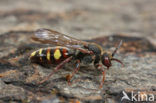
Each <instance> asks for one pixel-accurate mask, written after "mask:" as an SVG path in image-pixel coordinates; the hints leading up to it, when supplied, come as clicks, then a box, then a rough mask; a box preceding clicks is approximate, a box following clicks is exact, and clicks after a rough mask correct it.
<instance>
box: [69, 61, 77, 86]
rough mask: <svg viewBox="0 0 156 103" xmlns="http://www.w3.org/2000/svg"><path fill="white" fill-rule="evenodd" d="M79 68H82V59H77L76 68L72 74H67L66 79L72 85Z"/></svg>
mask: <svg viewBox="0 0 156 103" xmlns="http://www.w3.org/2000/svg"><path fill="white" fill-rule="evenodd" d="M79 69H80V60H77V63H76V68H75V69H74V71H73V72H72V74H71V75H70V74H69V75H67V76H66V79H67V81H68V84H69V85H71V78H72V77H73V76H74V74H76V73H77V72H78V71H79Z"/></svg>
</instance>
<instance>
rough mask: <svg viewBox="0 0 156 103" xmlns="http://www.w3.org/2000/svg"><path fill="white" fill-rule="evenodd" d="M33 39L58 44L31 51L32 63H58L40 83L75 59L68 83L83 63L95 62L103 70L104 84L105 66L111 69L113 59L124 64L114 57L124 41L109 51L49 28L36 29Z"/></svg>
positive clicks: (96, 66)
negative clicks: (111, 51) (112, 50)
mask: <svg viewBox="0 0 156 103" xmlns="http://www.w3.org/2000/svg"><path fill="white" fill-rule="evenodd" d="M32 39H33V40H35V41H38V42H41V43H44V44H54V45H57V46H56V47H47V48H42V49H39V50H37V51H34V52H33V53H31V56H30V60H31V62H32V63H37V64H40V65H49V64H57V66H56V68H55V69H54V71H53V72H51V73H50V74H49V75H48V76H47V77H46V78H44V79H43V80H42V81H41V82H40V83H43V82H45V81H46V80H48V79H49V78H50V77H51V76H52V75H53V74H54V73H55V72H56V71H58V70H59V69H61V68H62V66H63V65H64V64H66V63H68V62H70V61H75V63H76V67H75V69H74V71H73V72H72V74H71V75H68V76H67V80H68V83H70V81H71V78H72V77H73V76H74V74H75V73H76V72H78V70H79V68H80V64H81V63H83V64H85V65H87V64H91V63H93V64H94V66H95V68H96V69H98V70H101V71H102V73H103V80H102V82H101V86H102V85H103V83H104V80H105V69H104V66H106V67H107V69H109V67H110V66H111V65H112V63H111V61H112V60H115V61H117V62H119V63H121V64H122V65H123V63H122V62H121V61H120V60H118V59H116V58H113V56H114V55H115V53H116V51H117V50H118V48H119V47H120V45H121V44H122V41H121V42H120V44H119V46H118V47H117V48H116V49H115V50H114V52H113V53H107V52H105V51H104V50H103V49H102V47H100V46H99V45H98V44H95V43H89V42H85V41H81V40H78V39H75V38H72V37H70V36H67V35H65V34H62V33H59V32H57V31H53V30H49V29H38V30H36V31H35V36H33V37H32ZM103 65H104V66H103Z"/></svg>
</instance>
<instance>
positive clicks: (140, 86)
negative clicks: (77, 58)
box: [0, 0, 156, 103]
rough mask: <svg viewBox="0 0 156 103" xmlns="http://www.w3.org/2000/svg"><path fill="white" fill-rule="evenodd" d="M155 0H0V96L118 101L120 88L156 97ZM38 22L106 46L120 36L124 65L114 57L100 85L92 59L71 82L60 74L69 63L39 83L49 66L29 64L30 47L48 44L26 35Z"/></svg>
mask: <svg viewBox="0 0 156 103" xmlns="http://www.w3.org/2000/svg"><path fill="white" fill-rule="evenodd" d="M155 3H156V1H155V0H148V1H146V0H138V1H136V0H126V1H125V0H118V1H116V0H109V1H103V0H96V1H91V2H90V0H85V1H84V0H79V1H76V0H75V1H72V0H68V1H66V0H59V1H58V0H56V1H54V0H46V1H44V0H38V1H37V2H36V1H35V0H27V2H26V1H22V0H14V1H12V0H1V1H0V102H2V103H8V102H14V103H21V102H24V103H27V102H32V103H38V102H42V103H50V102H53V103H58V102H68V103H69V102H70V103H120V101H121V98H122V97H123V91H125V92H126V93H127V94H128V96H129V97H130V96H131V92H132V91H133V92H134V93H136V94H138V93H139V94H138V95H137V96H140V95H141V94H142V93H144V94H147V95H148V96H149V95H150V94H154V96H155V99H156V62H155V61H156V42H155V39H156V35H155V34H156V31H155V27H156V23H155V21H156V18H155V17H156V14H155V10H156V8H155ZM43 27H44V28H52V29H55V30H57V31H60V32H62V33H65V34H69V35H70V36H73V37H76V38H79V39H83V40H86V41H88V42H95V43H98V44H100V45H101V46H102V47H103V48H104V50H108V51H110V52H112V51H113V50H114V49H115V48H114V47H116V46H117V45H118V42H119V41H120V40H123V44H122V46H121V48H120V50H119V51H118V53H117V55H116V56H115V57H116V58H118V59H120V60H122V61H123V63H124V65H125V66H124V67H122V66H121V65H120V64H117V63H116V62H113V66H112V67H111V68H110V69H109V71H107V73H106V80H105V84H104V85H103V88H101V89H99V84H100V81H101V79H102V78H101V76H102V74H101V72H100V71H98V70H96V69H94V67H93V66H92V65H91V66H81V69H80V71H79V72H78V73H77V74H76V75H75V76H74V78H73V82H74V83H73V84H72V85H71V86H69V85H68V83H67V81H66V79H65V77H66V75H67V74H69V73H71V71H72V70H73V66H72V65H70V66H68V65H67V66H65V67H63V68H62V69H61V70H60V71H58V72H57V73H55V74H54V75H53V76H52V77H51V78H50V80H48V81H47V82H46V83H44V84H42V85H38V84H36V82H37V81H39V80H41V79H42V78H43V77H45V76H46V75H48V74H49V73H50V72H51V71H52V70H53V68H54V67H51V68H50V69H47V68H43V67H41V66H37V68H38V69H34V68H33V66H32V64H31V63H30V61H29V59H28V57H29V55H30V53H31V52H32V51H34V50H37V49H39V48H41V47H47V45H44V44H39V43H35V42H34V41H32V40H31V36H32V35H33V31H34V30H36V29H37V28H43ZM51 46H53V45H51ZM137 96H136V97H137ZM148 99H149V98H148ZM155 101H156V100H155ZM122 103H131V101H129V100H123V101H122ZM132 103H133V102H132ZM136 103H137V102H136ZM149 103H152V102H149ZM153 103H154V102H153Z"/></svg>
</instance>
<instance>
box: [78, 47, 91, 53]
mask: <svg viewBox="0 0 156 103" xmlns="http://www.w3.org/2000/svg"><path fill="white" fill-rule="evenodd" d="M78 50H80V51H81V52H82V53H86V54H94V53H93V52H92V51H89V50H87V49H82V48H78Z"/></svg>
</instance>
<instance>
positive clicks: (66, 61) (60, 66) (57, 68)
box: [39, 56, 72, 84]
mask: <svg viewBox="0 0 156 103" xmlns="http://www.w3.org/2000/svg"><path fill="white" fill-rule="evenodd" d="M71 59H72V56H71V57H68V58H67V59H65V60H64V61H63V62H61V63H60V64H59V65H58V66H56V68H55V69H54V71H53V72H51V73H50V74H49V75H48V76H47V77H45V78H44V79H43V80H42V81H40V82H39V84H42V83H44V82H45V81H47V80H48V79H49V78H50V77H51V76H52V75H53V74H54V73H55V72H57V71H58V70H59V69H61V68H62V66H63V65H64V64H65V63H68V62H69V61H70V60H71Z"/></svg>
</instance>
